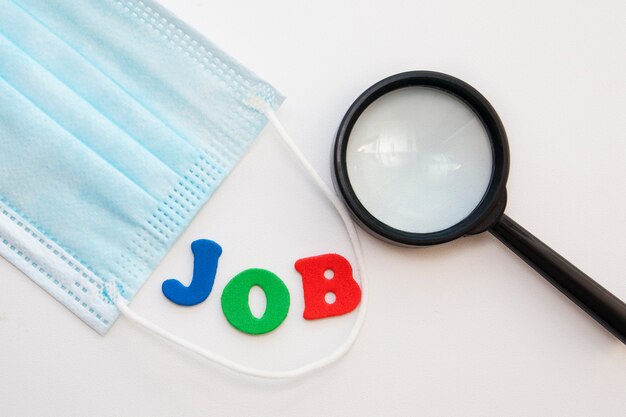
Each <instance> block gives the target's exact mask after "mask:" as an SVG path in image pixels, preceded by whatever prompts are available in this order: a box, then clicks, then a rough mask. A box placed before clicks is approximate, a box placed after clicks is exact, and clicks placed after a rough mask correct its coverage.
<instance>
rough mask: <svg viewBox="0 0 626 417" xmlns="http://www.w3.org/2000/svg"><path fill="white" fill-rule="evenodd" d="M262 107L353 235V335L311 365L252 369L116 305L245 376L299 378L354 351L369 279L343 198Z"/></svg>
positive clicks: (147, 326) (120, 301)
mask: <svg viewBox="0 0 626 417" xmlns="http://www.w3.org/2000/svg"><path fill="white" fill-rule="evenodd" d="M259 107H260V108H259V110H261V111H262V112H263V113H265V115H266V116H267V118H268V120H269V121H270V123H272V125H273V126H274V128H275V129H276V131H277V132H278V134H279V136H280V137H281V138H282V139H283V141H284V142H285V143H286V144H287V146H288V147H289V149H291V151H292V152H293V153H294V155H295V156H296V157H297V158H298V161H300V163H301V165H302V167H303V168H304V170H305V171H306V172H307V173H308V174H309V175H310V176H311V178H312V179H313V180H314V182H315V184H316V185H317V187H318V188H319V189H320V190H321V191H322V193H323V194H324V195H325V196H326V198H327V199H328V200H329V201H330V202H331V203H332V205H333V206H334V207H335V209H336V210H337V213H339V216H340V217H341V220H343V223H344V225H345V226H346V230H347V232H348V235H349V237H350V242H351V243H352V248H353V250H354V255H355V257H356V261H357V276H358V277H360V279H359V281H360V284H361V304H360V306H359V310H358V315H357V318H356V322H355V323H354V326H353V327H352V330H351V331H350V335H349V336H348V338H347V339H346V340H345V341H344V342H343V343H342V344H341V345H340V346H339V347H338V348H337V349H336V350H335V351H333V352H332V353H331V354H329V355H328V356H325V357H323V358H321V359H318V360H317V361H314V362H311V363H309V364H307V365H303V366H301V367H299V368H295V369H291V370H288V371H266V370H262V369H255V368H250V367H248V366H244V365H241V364H238V363H235V362H233V361H231V360H230V359H227V358H224V357H222V356H219V355H216V354H215V353H213V352H209V351H208V350H206V349H204V348H203V347H201V346H198V345H196V344H194V343H191V342H189V341H187V340H185V339H182V338H180V337H178V336H175V335H174V334H172V333H170V332H168V331H167V330H165V329H163V328H161V327H160V326H158V325H156V324H154V323H152V322H151V321H149V320H147V319H145V318H143V317H141V316H140V315H138V314H137V313H135V312H134V311H132V310H131V309H130V307H128V304H127V302H126V300H124V298H123V297H118V298H117V301H116V306H117V308H118V309H119V310H120V312H121V313H122V315H124V317H126V318H127V319H129V320H131V321H133V322H135V323H136V324H138V325H140V326H142V327H143V328H145V329H147V330H150V331H151V332H153V333H155V334H157V335H158V336H161V337H162V338H164V339H166V340H169V341H170V342H172V343H174V344H176V345H179V346H181V347H183V348H185V349H187V350H189V351H191V352H193V353H195V354H197V355H200V356H202V357H203V358H205V359H208V360H209V361H211V362H214V363H216V364H218V365H221V366H223V367H225V368H228V369H231V370H233V371H236V372H240V373H242V374H245V375H250V376H255V377H261V378H271V379H279V378H294V377H299V376H302V375H305V374H308V373H310V372H313V371H316V370H318V369H320V368H323V367H325V366H327V365H330V364H331V363H333V362H335V361H337V360H338V359H339V358H341V357H342V356H343V355H345V354H346V353H347V352H348V351H349V350H350V348H351V347H352V346H353V345H354V342H355V341H356V339H357V337H358V335H359V332H360V331H361V327H362V326H363V321H364V319H365V313H366V311H367V296H368V294H367V279H366V277H365V262H364V259H363V252H362V250H361V243H360V241H359V236H358V234H357V232H356V228H355V227H354V223H353V222H352V219H351V218H350V214H349V213H348V211H347V210H346V208H345V207H344V206H343V204H342V203H341V201H339V199H338V198H337V196H336V195H335V194H334V193H333V192H332V191H331V190H330V189H329V188H328V186H327V185H326V183H325V182H324V181H323V180H322V178H320V176H319V175H318V174H317V172H315V170H314V169H313V167H312V166H311V164H309V162H308V161H307V160H306V159H305V157H304V155H302V152H300V150H299V149H298V148H297V147H296V145H295V143H294V142H293V140H292V139H291V137H290V136H289V134H288V133H287V131H286V130H285V128H284V127H283V125H282V124H281V123H280V121H279V120H278V118H277V117H276V114H275V113H274V112H273V111H272V110H271V109H269V107H267V106H259Z"/></svg>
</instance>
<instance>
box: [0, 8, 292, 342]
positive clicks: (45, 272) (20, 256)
mask: <svg viewBox="0 0 626 417" xmlns="http://www.w3.org/2000/svg"><path fill="white" fill-rule="evenodd" d="M0 9H1V10H2V12H1V13H0V56H1V57H2V59H0V138H1V139H0V147H1V148H0V254H2V256H4V257H5V258H7V259H8V260H9V261H11V262H12V263H13V264H14V265H16V266H17V267H18V268H20V269H21V270H22V271H23V272H24V273H26V274H27V275H28V276H29V277H30V278H32V279H33V280H34V281H35V282H36V283H37V284H39V285H40V286H41V287H42V288H44V289H45V290H46V291H48V292H49V293H50V294H51V295H53V296H54V297H55V298H56V299H58V300H59V301H60V302H62V303H63V304H64V305H66V306H67V307H68V308H69V309H70V310H71V311H72V312H73V313H74V314H76V315H77V316H78V317H80V318H81V319H82V320H84V321H85V322H86V323H87V324H89V325H90V326H91V327H92V328H94V329H95V330H96V331H98V332H100V333H105V332H106V331H107V330H108V329H109V328H110V326H111V325H112V323H113V322H114V321H115V319H116V318H117V316H118V309H117V308H116V307H115V305H114V304H113V303H112V302H111V297H110V296H109V294H108V293H107V291H110V290H107V288H109V289H110V288H115V291H116V294H119V295H121V296H122V297H123V298H124V299H126V300H130V299H132V297H133V296H134V295H135V293H136V292H137V290H138V289H139V288H140V287H141V285H142V284H143V283H144V281H145V280H146V279H147V277H148V275H149V274H150V272H151V271H152V269H153V268H154V267H155V266H156V264H157V263H158V262H159V260H160V259H161V258H162V257H163V255H164V254H165V252H166V251H167V250H168V248H169V247H170V246H171V245H172V243H173V242H174V241H175V239H176V238H177V237H178V235H179V234H180V233H181V231H182V230H183V229H184V228H185V227H186V226H187V224H188V223H189V221H190V220H191V219H192V218H193V216H194V215H195V214H196V213H197V211H198V210H199V208H200V207H202V205H203V204H204V203H205V202H206V201H207V199H208V198H209V197H210V196H211V194H212V193H213V192H214V190H215V189H216V187H217V186H218V185H219V184H220V182H221V181H222V180H223V179H224V177H225V176H226V175H227V174H228V173H229V172H230V171H231V169H232V168H233V167H234V165H235V164H236V163H237V161H238V160H239V159H240V158H241V156H242V155H243V154H244V153H245V151H246V149H247V148H248V146H249V145H250V143H251V142H252V141H253V140H254V139H255V137H256V136H257V135H258V134H259V132H260V130H261V129H262V128H263V127H264V126H265V124H266V122H267V119H266V117H265V116H264V115H263V114H262V113H261V112H259V111H258V110H256V109H255V108H252V107H251V106H250V105H249V103H251V102H254V103H257V108H258V107H259V106H258V103H259V102H262V103H263V105H264V106H267V107H268V108H271V109H276V108H277V107H278V106H279V105H280V103H281V101H282V97H281V96H280V95H279V94H278V93H277V92H276V91H275V90H274V88H272V87H271V86H270V85H269V84H267V83H265V82H264V81H262V80H260V79H259V78H257V77H256V76H255V75H254V74H252V73H251V72H250V71H248V70H247V69H246V68H244V67H242V66H241V65H239V64H238V63H237V62H235V61H234V60H233V59H232V58H230V57H228V56H227V55H226V54H224V53H223V52H222V51H220V50H219V49H218V48H216V47H215V45H213V44H211V43H210V42H208V41H207V40H206V39H205V38H203V37H202V36H200V35H198V34H197V33H196V32H195V31H193V30H192V29H190V28H189V27H188V26H187V25H185V24H184V23H182V22H181V21H179V20H178V19H176V18H175V17H173V16H172V15H171V14H170V13H168V12H167V11H165V10H164V9H163V8H161V7H160V6H158V5H156V4H154V3H153V2H151V1H148V0H125V1H121V0H120V1H115V0H108V1H103V0H81V1H40V0H19V1H17V0H16V1H9V0H0Z"/></svg>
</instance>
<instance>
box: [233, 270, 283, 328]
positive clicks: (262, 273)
mask: <svg viewBox="0 0 626 417" xmlns="http://www.w3.org/2000/svg"><path fill="white" fill-rule="evenodd" d="M255 285H258V286H259V287H261V289H262V290H263V292H264V293H265V299H266V300H267V303H266V307H265V312H264V313H263V317H261V318H256V317H254V315H253V314H252V312H251V311H250V305H249V304H248V296H249V294H250V289H251V288H252V287H254V286H255ZM289 303H290V298H289V290H288V289H287V286H286V285H285V283H284V282H283V281H282V280H281V279H280V278H278V276H276V274H274V273H273V272H270V271H268V270H266V269H258V268H252V269H246V270H245V271H243V272H240V273H239V274H237V275H235V277H234V278H233V279H231V280H230V282H229V283H228V284H227V285H226V287H224V292H223V293H222V311H223V312H224V316H225V317H226V320H228V322H229V323H230V324H231V325H232V326H233V327H234V328H235V329H237V330H240V331H242V332H244V333H248V334H265V333H268V332H271V331H272V330H274V329H275V328H277V327H278V326H280V324H281V323H282V322H283V321H284V320H285V318H286V317H287V313H288V312H289Z"/></svg>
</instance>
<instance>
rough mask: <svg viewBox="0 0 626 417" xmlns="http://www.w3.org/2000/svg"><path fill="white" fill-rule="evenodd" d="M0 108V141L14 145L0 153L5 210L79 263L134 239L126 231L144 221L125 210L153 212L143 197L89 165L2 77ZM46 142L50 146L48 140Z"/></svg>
mask: <svg viewBox="0 0 626 417" xmlns="http://www.w3.org/2000/svg"><path fill="white" fill-rule="evenodd" d="M0 106H1V107H2V109H3V111H2V112H0V137H2V138H3V141H4V140H9V139H10V138H16V137H18V138H19V140H11V143H12V146H11V147H9V148H5V147H3V149H2V152H0V189H2V196H1V197H2V199H3V200H4V202H5V203H6V204H7V205H9V206H10V207H12V208H13V209H15V210H16V211H18V212H20V214H22V215H23V216H24V217H26V218H28V219H37V220H36V221H35V220H32V222H33V223H34V224H35V226H36V227H39V228H40V229H41V230H42V231H43V232H45V233H46V234H47V235H48V236H49V237H53V240H56V239H58V240H60V241H62V242H64V244H65V245H66V247H67V248H68V251H70V252H72V253H73V252H75V249H76V248H81V252H82V253H83V256H82V257H80V258H81V259H82V258H90V257H95V258H98V257H99V256H101V254H102V251H106V250H107V249H106V248H109V247H111V245H113V246H117V245H119V243H118V242H124V241H128V240H129V239H132V238H133V237H134V236H133V234H134V232H133V230H135V229H136V228H141V227H142V226H143V223H144V221H145V216H146V215H147V214H146V213H144V212H137V211H129V210H127V209H126V207H127V206H128V205H129V204H135V205H137V206H140V207H146V209H147V210H146V211H148V212H149V210H150V208H154V209H156V206H157V203H156V202H155V201H154V200H153V199H152V198H151V197H150V196H149V195H148V194H146V193H144V192H141V190H140V189H139V188H138V187H137V186H136V185H135V184H134V183H132V182H131V181H129V180H128V179H127V178H126V177H125V176H124V175H123V174H122V173H120V172H119V171H117V170H115V169H114V168H113V167H111V165H109V164H107V163H106V162H105V161H104V160H102V159H101V158H95V157H94V154H93V152H90V151H89V149H88V148H86V147H84V146H82V145H81V144H80V143H79V142H78V141H76V140H75V139H74V138H73V137H71V135H70V134H69V133H68V132H67V131H66V130H64V129H63V128H61V127H60V126H59V125H58V124H57V123H56V122H54V121H53V120H52V119H51V118H49V117H48V116H47V115H46V114H45V113H44V112H42V111H34V110H38V109H37V108H36V107H35V106H34V105H33V103H32V102H30V101H28V100H27V99H26V98H25V97H24V96H23V95H21V94H20V93H19V92H18V91H17V90H16V89H15V88H13V87H12V86H11V85H10V84H8V83H7V82H6V81H5V80H4V79H3V78H0ZM24 114H28V115H29V117H28V118H25V117H22V115H24ZM53 136H54V137H55V140H54V141H51V140H49V139H48V138H50V137H53ZM68 157H70V158H72V161H71V163H70V161H68ZM15 161H19V163H15ZM14 178H20V181H19V182H18V181H15V180H14ZM35 190H36V191H35ZM95 216H97V218H98V219H99V220H98V221H94V218H96V217H95ZM77 225H80V227H77ZM86 236H89V241H88V242H85V237H86ZM86 264H87V265H89V262H86ZM97 272H103V271H100V270H98V271H97Z"/></svg>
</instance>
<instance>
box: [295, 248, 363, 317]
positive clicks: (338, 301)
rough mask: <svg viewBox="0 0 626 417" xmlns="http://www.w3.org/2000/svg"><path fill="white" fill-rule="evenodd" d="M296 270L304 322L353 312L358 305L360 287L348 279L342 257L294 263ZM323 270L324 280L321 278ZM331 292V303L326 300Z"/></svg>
mask: <svg viewBox="0 0 626 417" xmlns="http://www.w3.org/2000/svg"><path fill="white" fill-rule="evenodd" d="M295 267H296V270H297V271H298V272H299V273H300V275H302V288H303V290H304V314H303V317H304V318H305V319H307V320H315V319H321V318H324V317H332V316H340V315H342V314H346V313H349V312H351V311H352V310H354V309H355V308H356V307H357V306H358V305H359V303H360V302H361V288H360V287H359V284H357V283H356V281H355V280H354V278H353V277H352V267H351V266H350V263H349V262H348V261H347V260H346V258H344V257H343V256H340V255H337V254H327V255H319V256H312V257H310V258H303V259H300V260H298V261H296V264H295ZM326 271H331V272H332V275H330V273H328V277H327V276H325V275H324V273H325V272H326ZM328 293H333V294H334V295H335V297H336V298H335V301H334V302H332V303H329V302H327V301H326V294H328Z"/></svg>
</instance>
